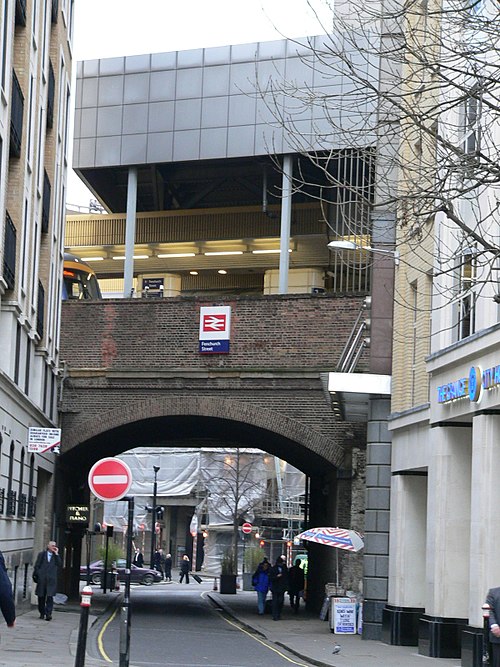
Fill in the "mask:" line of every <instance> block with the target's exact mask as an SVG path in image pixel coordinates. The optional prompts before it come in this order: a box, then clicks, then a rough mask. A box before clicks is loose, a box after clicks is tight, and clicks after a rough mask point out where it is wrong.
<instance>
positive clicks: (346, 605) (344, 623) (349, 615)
mask: <svg viewBox="0 0 500 667" xmlns="http://www.w3.org/2000/svg"><path fill="white" fill-rule="evenodd" d="M330 618H331V624H332V625H331V626H330V629H331V630H333V632H334V633H335V634H337V635H342V634H343V635H355V634H356V632H357V623H356V598H332V614H331V616H330Z"/></svg>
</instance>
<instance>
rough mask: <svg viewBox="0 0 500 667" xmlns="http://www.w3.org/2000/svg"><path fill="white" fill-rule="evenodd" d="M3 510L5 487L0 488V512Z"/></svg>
mask: <svg viewBox="0 0 500 667" xmlns="http://www.w3.org/2000/svg"><path fill="white" fill-rule="evenodd" d="M4 512H5V489H0V514H3V513H4Z"/></svg>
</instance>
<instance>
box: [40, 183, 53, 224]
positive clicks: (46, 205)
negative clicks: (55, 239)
mask: <svg viewBox="0 0 500 667" xmlns="http://www.w3.org/2000/svg"><path fill="white" fill-rule="evenodd" d="M51 192H52V186H51V184H50V180H49V177H48V175H47V172H46V171H45V170H44V172H43V199H42V232H43V233H44V234H46V233H47V232H48V231H49V221H50V195H51Z"/></svg>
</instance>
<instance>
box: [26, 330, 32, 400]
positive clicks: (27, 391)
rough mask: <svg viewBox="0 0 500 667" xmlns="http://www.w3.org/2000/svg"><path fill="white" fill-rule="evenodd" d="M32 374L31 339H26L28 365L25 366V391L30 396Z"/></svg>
mask: <svg viewBox="0 0 500 667" xmlns="http://www.w3.org/2000/svg"><path fill="white" fill-rule="evenodd" d="M30 374H31V340H30V339H29V338H28V339H27V341H26V365H25V367H24V393H25V394H26V396H29V393H30Z"/></svg>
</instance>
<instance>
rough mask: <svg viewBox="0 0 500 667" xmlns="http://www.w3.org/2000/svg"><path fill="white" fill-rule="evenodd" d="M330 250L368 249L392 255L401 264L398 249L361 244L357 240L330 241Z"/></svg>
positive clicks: (395, 261) (367, 250) (396, 263)
mask: <svg viewBox="0 0 500 667" xmlns="http://www.w3.org/2000/svg"><path fill="white" fill-rule="evenodd" d="M328 248H329V249H330V250H350V251H366V252H373V253H379V254H381V255H390V256H391V257H392V258H393V259H394V264H395V265H396V266H398V264H399V252H398V251H397V250H386V249H384V248H372V247H371V246H365V245H359V243H356V242H355V241H330V243H329V244H328Z"/></svg>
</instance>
